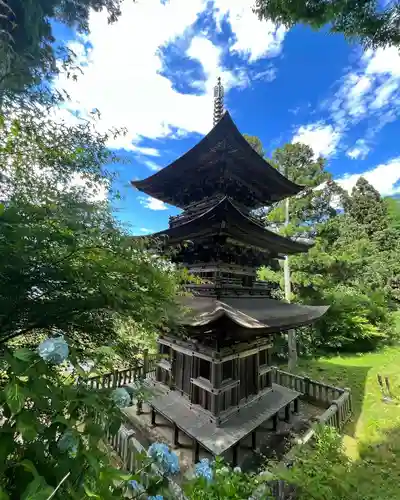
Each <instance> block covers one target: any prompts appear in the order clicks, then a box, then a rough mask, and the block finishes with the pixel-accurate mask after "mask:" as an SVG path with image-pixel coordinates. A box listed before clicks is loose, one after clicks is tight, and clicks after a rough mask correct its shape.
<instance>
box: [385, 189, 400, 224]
mask: <svg viewBox="0 0 400 500" xmlns="http://www.w3.org/2000/svg"><path fill="white" fill-rule="evenodd" d="M384 200H385V204H386V207H387V211H388V214H389V219H390V225H391V227H392V228H394V229H396V230H400V200H399V198H396V197H393V196H387V197H386V198H385V199H384Z"/></svg>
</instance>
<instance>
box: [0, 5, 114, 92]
mask: <svg viewBox="0 0 400 500" xmlns="http://www.w3.org/2000/svg"><path fill="white" fill-rule="evenodd" d="M120 5H121V0H80V1H79V2H75V1H67V2H66V1H64V0H33V1H26V0H10V1H8V2H1V3H0V14H1V15H0V34H1V36H0V56H1V57H0V60H1V63H0V71H1V80H0V81H1V83H0V90H7V91H10V90H13V91H20V90H22V89H23V88H24V87H25V86H31V85H39V84H41V83H42V82H43V80H45V79H49V78H50V77H51V76H52V75H54V74H55V73H56V72H57V71H58V67H57V58H59V57H60V58H61V59H63V60H64V61H66V60H68V59H69V57H68V51H66V47H65V46H64V45H62V44H61V43H60V42H59V41H56V40H55V38H54V34H53V27H52V24H51V21H59V22H62V23H64V24H67V25H68V26H73V27H74V29H76V31H77V32H78V33H87V32H88V29H89V27H88V19H89V12H90V9H93V10H95V11H100V10H102V9H106V10H107V11H108V15H109V21H110V22H113V21H115V20H116V19H117V18H118V16H119V15H120V13H121V11H120ZM69 55H71V54H70V53H69Z"/></svg>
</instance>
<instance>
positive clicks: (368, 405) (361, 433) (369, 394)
mask: <svg viewBox="0 0 400 500" xmlns="http://www.w3.org/2000/svg"><path fill="white" fill-rule="evenodd" d="M297 371H298V372H299V373H301V374H307V375H308V376H309V377H310V378H313V379H315V380H320V381H324V382H327V383H330V384H333V385H336V386H338V387H348V388H350V389H351V392H352V400H353V408H354V414H353V418H352V420H351V421H350V422H349V424H348V425H347V426H346V428H345V435H344V438H343V444H344V448H345V452H346V454H347V455H348V456H349V457H350V458H351V459H352V461H353V467H352V469H351V472H350V473H349V475H348V476H347V477H346V481H347V482H348V484H349V485H350V484H353V485H357V486H356V489H357V491H358V493H357V494H354V492H353V494H352V495H349V496H348V497H347V498H351V499H356V500H359V499H360V500H365V499H367V500H370V499H373V500H392V499H393V500H394V499H395V498H400V493H399V479H400V346H398V347H391V348H386V349H384V350H382V351H379V352H375V353H367V354H360V355H352V356H350V355H349V356H344V355H342V356H335V357H329V358H328V357H326V358H319V359H316V360H301V361H300V363H299V367H298V370H297ZM378 374H380V375H382V376H383V377H385V376H387V377H389V381H390V383H391V388H392V394H393V396H394V397H395V398H397V401H396V402H395V403H391V404H389V403H384V402H383V401H382V393H381V390H380V387H379V385H378V380H377V375H378ZM338 479H339V478H338ZM343 479H344V478H340V480H343ZM312 498H314V497H312ZM315 498H320V497H319V496H317V497H315ZM321 498H325V497H324V496H321ZM329 498H331V497H329ZM332 498H336V497H332ZM340 498H342V497H340Z"/></svg>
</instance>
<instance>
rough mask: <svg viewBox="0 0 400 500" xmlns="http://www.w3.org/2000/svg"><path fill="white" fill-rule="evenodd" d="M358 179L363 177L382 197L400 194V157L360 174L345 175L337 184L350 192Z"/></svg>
mask: <svg viewBox="0 0 400 500" xmlns="http://www.w3.org/2000/svg"><path fill="white" fill-rule="evenodd" d="M360 177H364V178H365V179H366V180H367V181H368V182H369V183H370V184H372V186H374V188H375V189H376V190H377V191H379V193H380V194H381V195H382V196H393V195H394V194H398V193H400V185H398V183H399V181H400V156H399V157H397V158H393V159H391V160H389V161H388V162H387V163H383V164H381V165H378V166H376V167H374V168H372V169H370V170H367V171H365V172H362V173H360V174H345V175H344V176H342V177H341V178H339V179H337V182H338V183H339V184H340V185H341V186H342V187H343V188H344V189H346V190H347V191H348V192H351V190H352V189H353V187H354V186H355V184H356V182H357V181H358V179H359V178H360Z"/></svg>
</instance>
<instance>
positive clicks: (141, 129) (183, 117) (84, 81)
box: [55, 0, 284, 156]
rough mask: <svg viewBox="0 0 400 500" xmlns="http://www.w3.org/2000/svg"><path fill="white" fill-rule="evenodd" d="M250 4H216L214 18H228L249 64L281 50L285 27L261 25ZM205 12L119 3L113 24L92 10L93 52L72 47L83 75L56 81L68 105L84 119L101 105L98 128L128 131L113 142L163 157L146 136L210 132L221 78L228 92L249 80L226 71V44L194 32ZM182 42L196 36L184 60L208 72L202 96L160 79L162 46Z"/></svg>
mask: <svg viewBox="0 0 400 500" xmlns="http://www.w3.org/2000/svg"><path fill="white" fill-rule="evenodd" d="M246 2H247V3H248V4H249V5H248V6H246V7H243V6H242V3H243V2H241V1H239V0H232V1H230V2H227V1H226V0H216V1H215V6H216V7H217V8H218V9H219V10H218V12H217V11H215V10H214V11H213V12H214V14H215V16H216V17H217V19H218V20H221V16H226V17H227V19H228V20H229V22H230V23H231V28H232V31H233V33H234V35H235V41H234V42H233V41H232V43H231V45H232V47H231V48H232V50H235V51H238V52H239V53H240V54H245V53H246V54H248V55H249V57H250V59H251V60H256V59H258V58H259V57H262V56H263V55H265V54H275V53H277V52H278V51H279V49H280V46H281V43H282V41H283V37H284V30H282V29H281V28H279V29H278V30H276V29H275V27H274V26H273V25H271V24H268V23H266V22H261V21H259V20H258V19H257V16H256V15H255V14H254V13H253V12H252V11H251V8H250V7H251V6H250V0H246ZM208 9H209V2H208V1H207V0H190V1H188V0H169V1H168V2H161V1H160V0H138V1H137V2H132V1H128V0H127V1H124V2H123V3H122V5H121V11H122V15H121V17H120V18H119V20H118V21H117V22H116V23H114V24H111V25H110V24H108V22H107V14H106V12H91V14H90V18H89V28H90V34H89V35H88V36H87V37H86V39H85V41H86V42H90V44H91V48H89V49H87V48H84V47H83V41H82V42H81V41H79V40H78V41H74V42H72V43H73V48H74V50H75V51H76V52H78V54H79V57H78V59H79V62H80V63H81V64H82V65H84V66H85V67H84V68H83V70H84V73H83V75H81V76H79V78H78V81H77V82H74V81H72V80H71V79H67V78H66V76H65V75H61V76H60V77H59V78H58V80H57V81H56V82H55V84H56V86H57V88H61V89H65V90H66V91H67V92H68V94H69V95H70V97H71V103H70V106H71V108H72V109H74V110H79V111H80V113H81V114H82V115H83V116H85V114H87V113H88V112H89V110H92V109H94V108H98V109H99V110H100V112H101V119H100V121H99V130H103V131H104V130H108V129H109V128H110V127H118V128H121V127H125V128H126V130H127V134H126V135H125V136H118V137H117V138H115V139H112V140H110V143H109V145H110V146H111V147H114V148H124V149H127V150H131V151H134V152H138V153H141V154H144V155H150V156H158V155H159V152H158V151H157V150H156V149H153V148H142V147H141V146H140V140H141V139H142V138H143V137H147V138H162V137H166V136H169V135H171V134H172V129H174V131H175V134H176V133H178V134H184V133H185V132H197V133H200V134H205V133H207V132H208V131H209V130H210V128H211V127H212V93H213V86H214V85H215V80H216V76H217V75H221V76H222V77H223V80H224V84H225V85H226V86H227V88H228V89H229V87H237V86H239V87H240V86H243V85H247V84H248V83H249V79H248V78H246V75H245V73H244V72H243V70H240V69H237V70H232V71H228V70H226V69H224V68H223V67H222V62H221V56H222V49H221V47H218V46H216V45H213V44H212V43H211V41H209V40H206V39H205V38H204V37H202V36H198V35H196V34H195V33H193V28H192V26H193V24H194V23H195V21H196V20H197V19H198V16H199V15H200V14H201V13H203V12H208ZM243 9H244V10H243ZM242 10H243V12H242ZM179 37H186V38H187V37H192V41H191V44H190V47H189V50H188V51H187V55H188V56H190V57H193V58H196V59H198V60H199V62H200V64H201V65H202V66H203V68H204V72H205V74H206V82H205V83H204V85H203V88H204V93H203V94H202V95H194V94H181V93H179V92H178V91H177V90H175V89H174V88H173V86H172V83H171V81H170V80H169V79H168V78H167V77H165V76H163V75H162V74H161V72H162V70H163V64H164V60H163V57H162V55H161V52H160V49H161V48H163V47H165V46H167V45H168V44H169V43H171V42H174V41H175V40H177V38H179ZM253 44H254V48H253ZM224 48H225V47H224ZM249 51H250V52H249ZM182 55H184V54H182ZM176 131H177V132H176Z"/></svg>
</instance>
